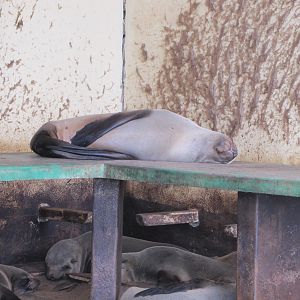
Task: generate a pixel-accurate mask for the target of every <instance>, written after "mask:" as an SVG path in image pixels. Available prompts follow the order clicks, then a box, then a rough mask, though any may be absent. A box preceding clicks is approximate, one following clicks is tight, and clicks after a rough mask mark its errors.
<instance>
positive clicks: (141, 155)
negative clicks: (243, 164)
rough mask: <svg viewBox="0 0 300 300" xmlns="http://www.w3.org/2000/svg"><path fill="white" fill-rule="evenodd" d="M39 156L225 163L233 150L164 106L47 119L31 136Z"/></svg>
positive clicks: (231, 145) (229, 142)
mask: <svg viewBox="0 0 300 300" xmlns="http://www.w3.org/2000/svg"><path fill="white" fill-rule="evenodd" d="M30 147H31V149H32V150H33V151H34V152H36V153H37V154H39V155H41V156H46V157H63V158H74V159H102V160H103V159H139V160H156V161H174V162H212V163H229V162H230V161H232V160H233V159H234V158H235V157H236V156H237V148H236V146H235V145H234V143H233V142H232V140H231V139H230V138H229V137H227V136H226V135H224V134H222V133H220V132H216V131H211V130H208V129H205V128H202V127H200V126H198V125H197V124H196V123H194V122H192V121H191V120H189V119H187V118H184V117H182V116H180V115H177V114H175V113H172V112H170V111H167V110H161V109H158V110H155V109H152V110H135V111H129V112H120V113H115V114H99V115H90V116H84V117H77V118H73V119H67V120H61V121H51V122H48V123H46V124H44V125H43V126H42V127H41V128H40V129H39V130H38V131H37V133H36V134H35V135H34V136H33V138H32V140H31V143H30Z"/></svg>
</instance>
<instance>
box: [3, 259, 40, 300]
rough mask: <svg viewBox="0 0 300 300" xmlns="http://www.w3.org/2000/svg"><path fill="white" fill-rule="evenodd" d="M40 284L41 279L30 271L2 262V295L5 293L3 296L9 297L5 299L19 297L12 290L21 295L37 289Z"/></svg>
mask: <svg viewBox="0 0 300 300" xmlns="http://www.w3.org/2000/svg"><path fill="white" fill-rule="evenodd" d="M39 284H40V282H39V280H38V279H35V278H34V277H33V276H32V275H31V274H29V273H28V272H26V271H24V270H22V269H20V268H16V267H13V266H7V265H1V264H0V286H1V289H0V290H1V292H0V295H1V293H3V297H4V296H5V297H7V298H3V299H19V298H18V297H17V296H15V295H14V294H13V293H12V292H14V293H16V294H18V295H21V294H24V293H25V292H28V291H32V290H34V289H36V288H37V287H38V286H39ZM9 297H11V298H9ZM0 299H2V298H0Z"/></svg>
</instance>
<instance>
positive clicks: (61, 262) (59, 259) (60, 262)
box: [45, 231, 177, 280]
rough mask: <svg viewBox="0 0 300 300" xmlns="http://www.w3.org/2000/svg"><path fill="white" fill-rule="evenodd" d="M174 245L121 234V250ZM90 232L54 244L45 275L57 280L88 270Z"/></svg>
mask: <svg viewBox="0 0 300 300" xmlns="http://www.w3.org/2000/svg"><path fill="white" fill-rule="evenodd" d="M158 245H165V246H170V247H177V246H175V245H170V244H165V243H156V242H150V241H145V240H141V239H136V238H132V237H127V236H123V238H122V252H123V253H124V252H138V251H141V250H143V249H146V248H148V247H152V246H158ZM91 254H92V232H91V231H88V232H86V233H84V234H82V235H80V236H78V237H76V238H73V239H65V240H61V241H59V242H57V243H56V244H54V245H53V246H52V247H51V248H50V249H49V250H48V253H47V255H46V259H45V262H46V276H47V278H48V279H50V280H58V279H61V278H63V277H65V275H66V274H67V273H78V272H90V270H91V259H92V256H91Z"/></svg>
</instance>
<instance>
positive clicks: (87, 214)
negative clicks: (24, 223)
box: [38, 203, 93, 224]
mask: <svg viewBox="0 0 300 300" xmlns="http://www.w3.org/2000/svg"><path fill="white" fill-rule="evenodd" d="M92 215H93V214H92V212H91V211H84V210H76V209H66V208H58V207H50V206H49V205H48V204H45V203H42V204H40V205H39V208H38V221H39V222H47V221H64V222H72V223H80V224H86V223H92V221H93V216H92Z"/></svg>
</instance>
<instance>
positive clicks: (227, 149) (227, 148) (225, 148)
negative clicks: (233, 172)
mask: <svg viewBox="0 0 300 300" xmlns="http://www.w3.org/2000/svg"><path fill="white" fill-rule="evenodd" d="M215 150H216V152H217V153H218V155H219V157H220V160H221V162H222V163H229V162H230V161H232V160H233V159H234V158H235V157H237V155H238V149H237V146H236V145H235V144H234V142H233V140H232V139H231V138H229V137H226V138H225V139H223V140H222V141H221V142H220V143H219V144H217V146H216V148H215Z"/></svg>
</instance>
